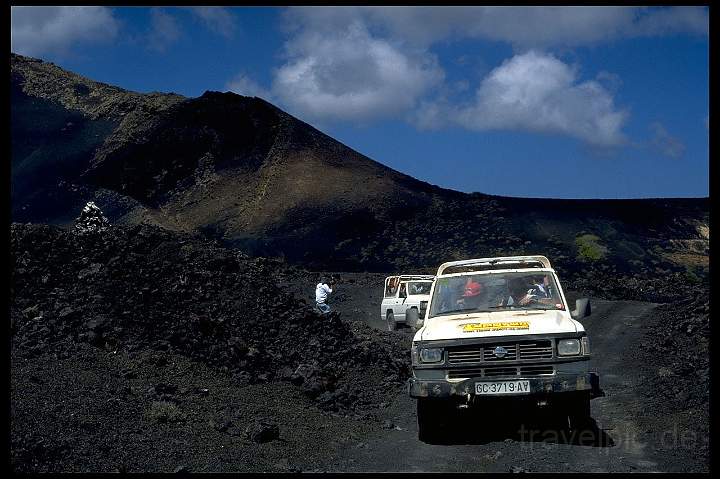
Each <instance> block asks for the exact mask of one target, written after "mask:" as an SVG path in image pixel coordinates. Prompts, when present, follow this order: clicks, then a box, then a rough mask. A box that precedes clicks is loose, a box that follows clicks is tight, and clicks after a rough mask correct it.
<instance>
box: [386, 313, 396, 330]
mask: <svg viewBox="0 0 720 479" xmlns="http://www.w3.org/2000/svg"><path fill="white" fill-rule="evenodd" d="M386 318H387V327H388V331H395V330H396V329H397V323H396V322H395V315H394V314H393V312H392V311H388V312H387V316H386Z"/></svg>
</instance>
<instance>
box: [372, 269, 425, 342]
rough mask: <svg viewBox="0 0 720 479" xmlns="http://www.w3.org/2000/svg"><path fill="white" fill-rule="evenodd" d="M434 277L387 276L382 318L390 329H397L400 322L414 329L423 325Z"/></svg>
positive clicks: (381, 309) (381, 308)
mask: <svg viewBox="0 0 720 479" xmlns="http://www.w3.org/2000/svg"><path fill="white" fill-rule="evenodd" d="M434 278H435V277H434V276H432V275H409V274H403V275H398V276H388V277H387V278H385V289H384V291H385V293H384V295H383V300H382V305H381V307H380V318H381V319H383V320H385V321H386V322H387V326H388V330H390V331H395V330H396V329H397V327H398V324H406V325H408V326H409V327H411V328H413V329H417V328H419V327H421V326H422V320H423V318H424V317H425V308H426V307H427V304H428V300H429V299H430V288H432V284H433V279H434Z"/></svg>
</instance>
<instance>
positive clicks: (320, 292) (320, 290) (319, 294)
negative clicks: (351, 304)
mask: <svg viewBox="0 0 720 479" xmlns="http://www.w3.org/2000/svg"><path fill="white" fill-rule="evenodd" d="M332 292H333V290H332V288H331V287H330V286H328V284H327V279H325V278H321V279H320V282H319V283H318V284H317V286H315V304H316V306H317V308H318V309H319V310H320V312H321V313H323V314H327V313H329V312H330V306H328V305H327V303H326V302H325V301H327V296H328V294H330V293H332Z"/></svg>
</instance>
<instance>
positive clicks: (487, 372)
mask: <svg viewBox="0 0 720 479" xmlns="http://www.w3.org/2000/svg"><path fill="white" fill-rule="evenodd" d="M553 374H555V367H554V366H552V365H551V364H548V365H539V366H490V367H486V368H482V367H471V368H457V369H450V370H448V375H447V377H448V379H468V378H481V377H482V378H491V377H508V376H514V377H524V378H525V377H537V376H552V375H553Z"/></svg>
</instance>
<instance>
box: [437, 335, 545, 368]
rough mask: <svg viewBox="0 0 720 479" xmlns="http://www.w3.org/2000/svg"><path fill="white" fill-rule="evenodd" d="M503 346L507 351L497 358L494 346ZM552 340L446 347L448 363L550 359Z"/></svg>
mask: <svg viewBox="0 0 720 479" xmlns="http://www.w3.org/2000/svg"><path fill="white" fill-rule="evenodd" d="M498 346H501V347H503V348H504V349H505V350H506V351H507V353H506V354H505V356H503V357H501V358H499V357H497V356H496V355H495V353H494V351H495V348H497V347H498ZM552 357H553V347H552V341H551V340H549V339H543V340H529V341H528V340H526V341H519V342H517V343H488V344H475V345H470V346H457V347H452V348H448V363H449V364H474V363H482V362H498V361H515V360H521V361H522V360H530V359H552Z"/></svg>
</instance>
